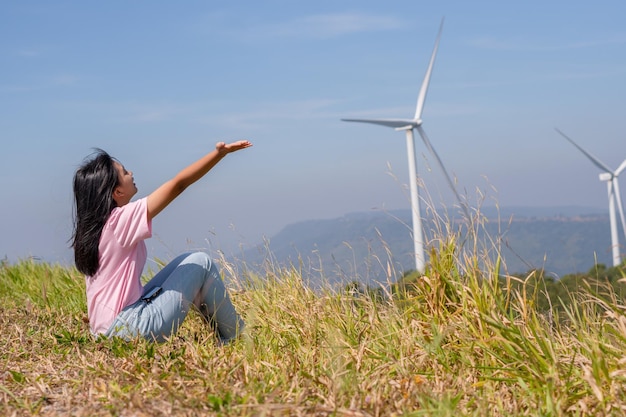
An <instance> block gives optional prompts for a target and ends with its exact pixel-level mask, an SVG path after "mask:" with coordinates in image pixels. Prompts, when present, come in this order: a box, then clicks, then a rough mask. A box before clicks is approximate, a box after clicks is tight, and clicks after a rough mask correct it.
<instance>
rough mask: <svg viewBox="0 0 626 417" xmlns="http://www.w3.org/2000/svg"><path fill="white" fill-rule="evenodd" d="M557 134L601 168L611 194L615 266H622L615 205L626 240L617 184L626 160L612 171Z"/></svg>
mask: <svg viewBox="0 0 626 417" xmlns="http://www.w3.org/2000/svg"><path fill="white" fill-rule="evenodd" d="M556 131H557V132H559V133H560V134H561V136H563V137H564V138H565V139H567V140H568V141H569V142H570V143H571V144H572V145H574V146H575V147H577V148H578V150H579V151H581V152H582V153H583V154H585V156H586V157H587V158H589V159H590V160H591V162H592V163H593V164H594V165H595V166H597V167H598V168H600V169H601V170H602V171H604V172H603V173H601V174H600V181H606V186H607V191H608V194H609V220H610V223H611V249H612V252H613V266H618V265H620V264H621V263H622V262H621V256H620V246H619V236H618V232H617V221H616V220H617V219H616V217H615V204H616V203H617V209H618V210H619V216H620V220H621V222H622V229H623V231H624V237H625V238H626V221H624V208H623V207H622V198H621V196H620V193H619V183H618V182H617V177H619V174H621V173H622V171H623V170H624V169H626V160H624V162H622V164H621V165H620V166H619V167H618V168H617V169H616V170H615V171H613V170H611V169H610V168H609V167H607V166H606V165H605V164H604V163H602V162H601V161H600V160H599V159H598V158H596V157H595V156H593V155H591V154H590V153H589V152H587V151H586V150H584V149H583V148H581V147H580V146H579V145H578V144H577V143H576V142H574V141H573V140H572V139H570V138H569V137H568V136H567V135H566V134H565V133H563V132H561V131H560V130H559V129H556Z"/></svg>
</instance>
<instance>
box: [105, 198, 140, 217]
mask: <svg viewBox="0 0 626 417" xmlns="http://www.w3.org/2000/svg"><path fill="white" fill-rule="evenodd" d="M147 207H148V197H143V198H140V199H139V200H134V201H131V202H129V203H128V204H124V205H123V206H121V207H115V208H114V209H113V211H112V212H111V214H110V215H109V218H108V219H107V224H112V223H117V222H118V221H119V220H120V219H122V218H126V217H135V216H140V215H142V214H143V213H144V212H146V210H147Z"/></svg>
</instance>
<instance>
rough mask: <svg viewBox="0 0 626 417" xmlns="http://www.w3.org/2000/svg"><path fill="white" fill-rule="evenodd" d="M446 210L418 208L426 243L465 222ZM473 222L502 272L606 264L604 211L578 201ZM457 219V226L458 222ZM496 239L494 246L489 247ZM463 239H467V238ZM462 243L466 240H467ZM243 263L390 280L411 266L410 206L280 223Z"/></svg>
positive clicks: (311, 276) (486, 213) (346, 278)
mask: <svg viewBox="0 0 626 417" xmlns="http://www.w3.org/2000/svg"><path fill="white" fill-rule="evenodd" d="M447 218H448V217H447V215H446V214H445V213H443V214H442V213H437V216H433V215H432V213H430V215H428V214H426V215H424V231H425V236H426V242H427V243H428V244H429V246H430V247H433V246H436V245H437V243H438V242H439V240H440V237H441V236H443V235H445V233H446V232H445V230H447V229H448V228H453V230H458V229H457V228H458V227H461V226H462V224H463V222H462V221H461V219H454V221H452V222H451V221H447V220H445V221H444V222H447V224H446V223H443V224H442V221H437V220H436V219H447ZM479 219H480V221H481V225H480V226H479V228H478V229H477V236H478V237H479V239H478V240H479V242H482V243H480V244H479V246H481V247H479V248H475V249H479V250H481V251H482V253H484V254H486V256H488V258H489V259H492V258H493V259H495V257H496V256H497V254H498V253H500V255H501V257H502V258H503V259H504V265H505V269H506V271H504V272H505V273H511V274H512V273H524V272H527V271H529V270H532V269H538V268H542V269H544V270H546V272H547V273H549V274H552V275H556V276H562V275H565V274H568V273H575V272H584V271H587V270H589V269H590V268H591V267H593V265H595V264H596V263H604V264H607V265H609V263H610V262H611V256H610V246H611V242H610V228H609V218H608V212H607V211H605V210H602V209H599V208H593V207H582V206H559V207H531V206H528V207H524V206H517V207H513V206H511V207H502V208H499V207H485V208H481V209H480V216H479ZM460 225H461V226H460ZM489 242H497V243H496V245H497V249H496V246H493V247H491V248H490V247H489V245H490V244H491V243H489ZM466 245H467V243H466ZM466 247H467V246H466ZM243 255H244V259H245V263H246V265H247V266H248V267H252V268H255V267H261V265H263V264H264V263H267V261H268V258H271V260H272V262H273V263H276V264H279V265H282V266H290V267H296V268H298V269H299V270H300V271H301V272H302V273H303V276H306V277H307V279H308V280H309V281H310V283H312V284H313V285H315V286H318V285H319V284H320V283H321V282H326V283H327V284H331V285H337V284H344V283H347V282H351V281H359V282H362V283H365V284H368V285H371V284H375V283H381V282H389V281H392V282H393V281H395V280H396V279H397V278H398V277H399V276H401V275H402V274H403V273H404V272H406V271H409V270H411V269H414V257H413V240H412V237H411V212H410V210H390V211H372V212H351V213H346V214H345V215H343V216H340V217H336V218H331V219H310V220H303V221H300V222H296V223H292V224H288V225H286V226H285V227H284V228H283V229H282V230H281V231H279V232H278V233H277V234H276V235H274V236H273V237H271V238H269V239H267V240H266V241H265V242H264V243H263V244H260V245H257V246H256V247H254V248H251V249H248V250H246V251H244V253H243Z"/></svg>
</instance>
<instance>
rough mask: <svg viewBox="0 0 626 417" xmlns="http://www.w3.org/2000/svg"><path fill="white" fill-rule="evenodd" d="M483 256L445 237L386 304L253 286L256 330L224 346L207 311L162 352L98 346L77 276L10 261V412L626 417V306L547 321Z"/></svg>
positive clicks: (579, 306) (3, 318)
mask: <svg viewBox="0 0 626 417" xmlns="http://www.w3.org/2000/svg"><path fill="white" fill-rule="evenodd" d="M475 256H476V254H474V255H470V256H469V257H468V256H466V257H463V256H461V255H459V253H458V248H457V245H456V243H455V241H454V239H451V240H449V241H446V242H443V243H442V244H441V245H440V247H439V248H438V249H437V250H434V251H433V253H432V254H431V267H430V270H429V271H428V273H427V274H426V277H424V278H423V279H421V280H420V281H419V282H418V283H417V284H416V285H415V286H414V287H413V288H411V291H409V292H406V293H402V294H394V295H393V296H391V295H389V294H387V295H383V297H380V298H376V297H371V298H370V297H367V296H366V297H364V296H358V297H357V296H356V295H355V294H349V293H332V292H313V291H311V290H310V289H308V288H307V287H306V286H304V285H303V283H302V277H301V276H300V275H299V273H298V272H297V271H295V270H293V269H281V268H277V267H273V268H272V269H271V270H270V271H267V272H266V273H265V274H264V276H262V277H255V276H246V277H245V280H243V281H242V280H239V281H237V282H238V285H239V287H238V288H237V290H236V291H233V300H234V302H235V304H236V305H237V307H238V309H239V310H240V311H242V313H243V314H244V316H245V319H246V321H247V324H248V326H247V328H246V333H245V334H244V336H243V337H242V338H241V339H239V340H238V341H236V342H235V343H233V344H231V345H228V346H225V347H217V346H216V345H215V343H214V339H213V337H212V335H211V334H210V332H209V330H208V329H207V328H206V327H205V326H204V325H203V323H202V321H201V320H200V319H199V318H198V317H197V316H194V315H192V316H191V317H190V319H189V320H187V321H186V322H185V324H184V326H183V327H182V329H181V331H180V332H179V334H178V335H177V336H175V337H174V338H173V339H172V340H170V341H168V342H166V343H163V344H152V343H148V342H145V341H143V340H137V341H133V342H123V341H121V340H118V339H112V340H96V339H94V338H93V337H92V336H91V335H90V334H89V330H88V325H87V323H86V312H85V299H84V284H83V279H82V277H81V276H80V275H79V274H78V273H77V272H76V271H75V270H73V269H67V268H62V267H59V266H55V265H49V264H45V263H44V264H40V263H35V262H32V261H22V262H19V263H17V264H14V265H11V264H8V263H3V264H1V265H0V330H1V331H2V341H1V342H0V346H1V347H0V352H1V353H0V414H1V415H7V416H13V415H16V416H21V415H50V416H53V415H54V416H56V415H76V416H81V415H87V416H109V415H111V416H144V415H149V416H159V415H181V416H185V415H213V414H214V415H229V416H250V415H255V416H262V415H272V416H274V415H277V416H298V415H318V416H327V415H333V416H387V415H415V416H418V415H424V416H428V415H436V416H447V415H450V416H453V415H454V416H457V415H476V416H494V415H495V416H500V415H505V416H521V415H542V416H559V415H594V416H607V415H621V414H622V413H624V412H626V411H625V410H626V354H625V352H626V317H624V314H623V312H624V306H622V305H620V303H619V302H618V300H615V299H613V302H607V301H606V299H607V297H603V298H602V300H600V299H599V298H595V297H594V296H592V295H590V294H589V293H586V292H581V294H577V295H574V301H573V303H572V304H571V307H569V308H568V309H567V312H568V313H567V315H566V317H551V316H548V317H544V316H542V315H541V314H538V313H537V312H536V311H535V310H534V308H533V306H532V305H531V303H530V302H529V301H528V298H527V297H526V295H525V294H524V291H521V292H511V291H507V287H506V285H505V286H501V285H499V284H498V283H497V280H496V279H495V278H494V277H497V273H496V271H499V268H498V266H497V265H495V266H492V269H493V271H494V272H493V273H485V272H484V268H483V270H482V271H481V270H479V269H478V268H476V267H474V266H473V265H478V264H482V263H483V262H479V261H478V260H477V259H475ZM468 265H469V266H468ZM225 270H228V269H227V268H225ZM607 291H609V290H607ZM608 299H611V298H610V297H608Z"/></svg>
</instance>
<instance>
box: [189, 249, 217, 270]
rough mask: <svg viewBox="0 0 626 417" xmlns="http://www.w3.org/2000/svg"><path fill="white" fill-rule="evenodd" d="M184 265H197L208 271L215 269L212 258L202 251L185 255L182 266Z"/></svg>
mask: <svg viewBox="0 0 626 417" xmlns="http://www.w3.org/2000/svg"><path fill="white" fill-rule="evenodd" d="M182 264H196V265H200V266H201V267H203V268H205V269H207V270H210V269H211V268H213V267H215V265H214V262H213V260H212V259H211V257H210V256H209V255H208V254H207V253H206V252H200V251H198V252H190V253H187V254H185V259H184V260H183V261H182V262H181V265H182Z"/></svg>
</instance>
